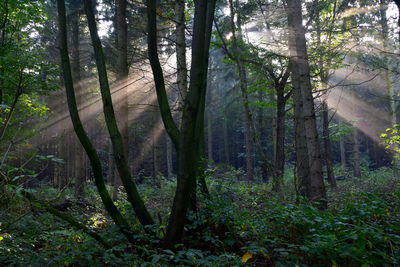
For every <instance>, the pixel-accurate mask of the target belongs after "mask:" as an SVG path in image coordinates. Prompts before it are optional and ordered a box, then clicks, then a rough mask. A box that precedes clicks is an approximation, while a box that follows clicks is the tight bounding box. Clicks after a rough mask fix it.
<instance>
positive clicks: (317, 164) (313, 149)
mask: <svg viewBox="0 0 400 267" xmlns="http://www.w3.org/2000/svg"><path fill="white" fill-rule="evenodd" d="M286 4H287V5H286V6H285V9H286V13H287V19H288V27H289V35H288V38H289V51H290V60H291V62H290V67H291V79H292V84H293V98H294V105H295V108H294V113H295V123H296V158H297V166H296V167H297V176H298V179H299V181H300V194H301V195H303V196H305V197H308V198H310V199H311V200H315V201H324V200H325V198H326V193H325V186H324V180H323V174H322V164H321V154H320V147H319V140H318V132H317V127H316V118H315V110H314V101H313V95H312V88H311V81H310V67H309V62H308V56H307V44H306V38H305V29H304V27H303V18H302V11H301V9H302V8H301V1H300V0H287V2H286ZM322 204H323V203H322Z"/></svg>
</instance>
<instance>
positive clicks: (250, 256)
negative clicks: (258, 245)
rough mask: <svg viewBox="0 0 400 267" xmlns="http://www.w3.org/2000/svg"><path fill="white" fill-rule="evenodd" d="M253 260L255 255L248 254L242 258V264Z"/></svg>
mask: <svg viewBox="0 0 400 267" xmlns="http://www.w3.org/2000/svg"><path fill="white" fill-rule="evenodd" d="M251 258H253V254H251V253H250V252H246V253H245V254H244V255H243V257H242V262H243V263H246V262H247V261H248V260H250V259H251Z"/></svg>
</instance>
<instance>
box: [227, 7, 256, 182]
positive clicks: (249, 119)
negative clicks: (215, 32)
mask: <svg viewBox="0 0 400 267" xmlns="http://www.w3.org/2000/svg"><path fill="white" fill-rule="evenodd" d="M229 8H230V14H231V16H230V23H231V28H232V41H233V54H234V56H235V61H236V66H237V69H238V73H239V88H240V91H241V94H242V102H243V108H244V119H245V134H244V136H245V146H246V171H247V173H246V178H247V181H253V180H254V142H253V139H254V134H255V133H254V132H253V127H252V123H253V116H252V113H251V110H250V105H249V95H248V93H247V84H248V82H247V73H246V68H245V66H244V63H243V61H242V59H241V55H240V48H239V44H238V42H242V33H241V31H240V28H241V23H240V16H239V14H237V13H236V10H235V8H234V5H233V0H229ZM235 14H236V15H237V24H238V27H239V33H238V34H237V35H236V24H235Z"/></svg>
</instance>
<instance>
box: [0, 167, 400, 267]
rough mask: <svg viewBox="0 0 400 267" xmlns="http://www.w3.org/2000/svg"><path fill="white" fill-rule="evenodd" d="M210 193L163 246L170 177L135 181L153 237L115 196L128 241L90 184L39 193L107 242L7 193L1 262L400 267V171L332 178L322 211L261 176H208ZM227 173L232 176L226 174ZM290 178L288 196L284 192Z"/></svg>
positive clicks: (0, 232) (0, 238)
mask: <svg viewBox="0 0 400 267" xmlns="http://www.w3.org/2000/svg"><path fill="white" fill-rule="evenodd" d="M210 176H211V177H209V179H208V181H209V185H210V192H211V195H212V198H211V199H206V198H204V197H202V196H199V203H198V205H199V212H198V213H197V214H194V213H190V214H189V215H188V224H187V226H186V233H185V237H184V240H183V244H181V245H179V246H177V248H176V250H175V251H171V250H164V249H161V248H160V242H161V240H162V237H163V235H164V230H165V227H166V221H167V216H168V209H169V205H168V204H167V203H170V202H171V196H172V195H173V191H174V182H173V181H167V180H163V181H162V183H161V188H154V187H153V186H151V185H146V184H143V185H141V186H140V189H141V192H143V194H144V199H145V200H146V203H147V205H148V206H149V207H150V210H152V211H153V213H154V217H155V218H158V224H157V225H156V226H154V227H155V229H154V232H155V233H157V234H156V236H149V235H147V234H145V233H144V232H143V231H142V229H141V227H140V225H139V224H138V222H137V220H136V219H135V217H134V214H133V212H132V210H131V209H130V207H129V205H127V203H126V202H125V201H124V200H123V199H125V196H124V193H123V192H121V198H120V199H121V200H119V201H118V202H117V205H118V207H119V208H120V210H121V211H122V213H123V214H124V215H126V216H128V217H129V218H130V222H131V223H132V227H133V229H134V238H135V240H136V241H137V243H136V244H135V246H131V245H130V244H128V243H127V241H126V240H125V239H124V237H123V236H121V235H120V234H119V233H118V231H117V230H116V229H115V228H114V226H113V224H112V223H111V221H110V220H109V219H108V217H107V215H106V214H105V213H104V210H103V208H102V206H101V202H100V200H99V198H98V196H97V194H96V192H95V189H94V188H92V187H90V186H88V187H87V188H86V202H87V203H86V202H85V203H86V204H85V203H84V204H82V203H79V202H74V201H73V200H74V199H73V194H72V191H69V190H65V191H64V192H59V191H55V190H54V189H51V188H44V189H41V190H38V192H36V194H37V195H39V196H41V197H46V198H47V199H48V200H50V201H51V202H52V204H54V205H57V203H60V204H62V203H66V201H71V203H72V204H71V205H69V206H67V207H66V210H65V211H66V212H68V213H70V214H71V215H73V216H74V217H75V218H78V219H79V221H81V222H84V223H86V225H89V226H90V227H91V228H93V229H95V230H96V231H97V232H99V233H100V234H101V235H102V236H103V237H104V238H106V239H107V240H109V241H110V242H112V244H113V248H112V249H110V250H104V249H103V248H102V247H101V246H100V245H99V244H98V243H96V241H94V240H93V239H91V238H90V237H88V236H87V235H85V234H84V233H82V232H81V231H77V230H75V229H73V228H71V227H70V226H68V225H66V224H65V223H64V222H62V221H60V220H58V219H57V218H54V217H53V216H52V215H50V214H48V213H46V212H43V211H41V210H38V209H36V208H35V207H33V206H30V205H29V203H28V202H26V201H25V200H24V199H23V198H22V197H19V196H18V195H13V197H12V203H8V205H7V208H3V209H1V211H0V213H1V214H0V216H1V224H0V265H1V266H399V265H400V260H399V259H400V212H399V211H400V179H399V178H394V176H393V174H392V172H391V170H390V169H381V170H377V171H374V172H370V173H368V174H367V175H366V176H365V177H363V178H357V179H355V178H353V179H348V180H345V181H339V186H338V188H337V189H335V190H332V189H329V192H328V198H329V199H328V201H329V207H328V209H327V210H324V211H321V210H319V209H317V208H316V207H314V206H312V205H310V204H309V203H307V201H305V200H302V199H299V198H294V197H286V198H285V199H281V198H278V197H277V196H274V194H272V193H271V190H270V187H269V185H267V184H262V183H259V184H249V183H246V182H243V181H237V179H238V177H240V173H239V174H238V172H236V171H235V172H234V173H229V172H225V173H223V175H215V173H213V174H212V175H210ZM233 181H234V182H233ZM290 183H291V180H290V178H287V182H286V184H287V185H286V186H285V195H286V196H291V195H292V193H291V190H293V188H292V187H291V186H290Z"/></svg>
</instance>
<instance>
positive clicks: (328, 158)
mask: <svg viewBox="0 0 400 267" xmlns="http://www.w3.org/2000/svg"><path fill="white" fill-rule="evenodd" d="M322 128H323V136H324V137H323V138H324V151H325V164H326V174H327V177H328V182H329V184H330V185H331V186H332V187H336V178H335V175H334V173H333V162H332V144H331V139H330V134H329V113H328V104H327V101H326V99H323V102H322Z"/></svg>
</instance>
